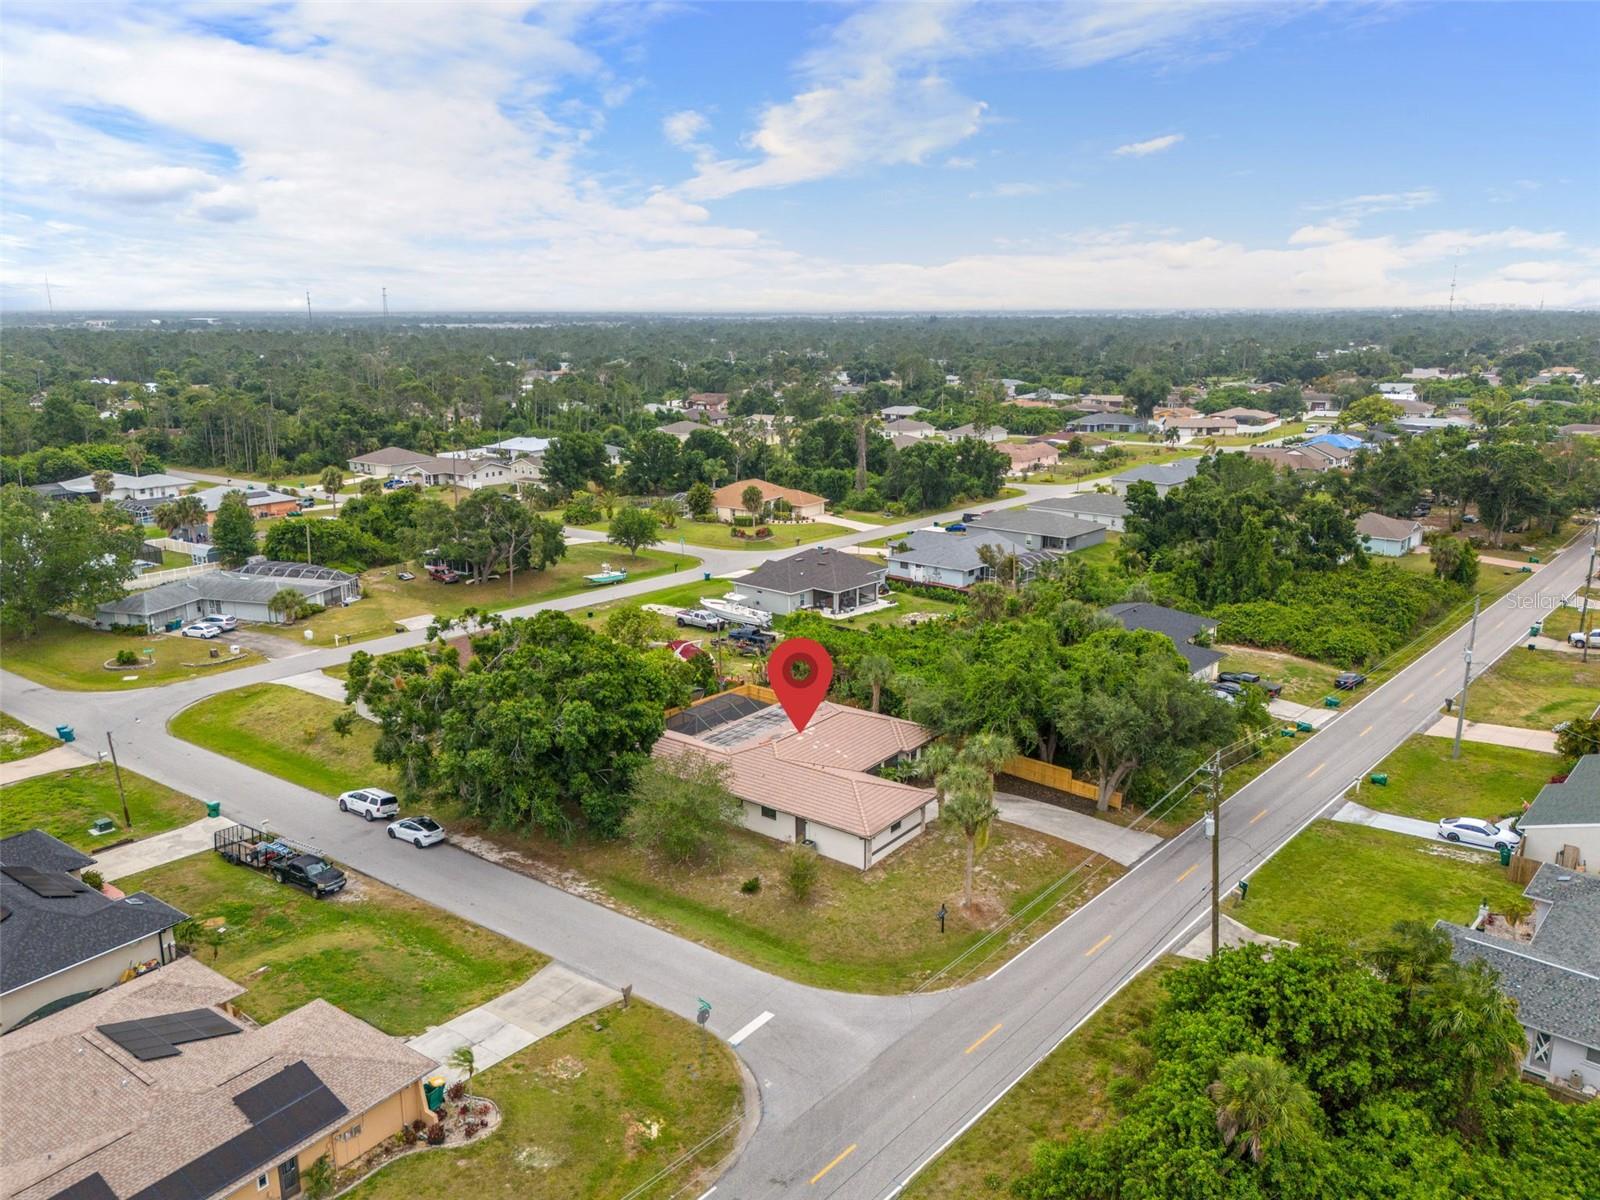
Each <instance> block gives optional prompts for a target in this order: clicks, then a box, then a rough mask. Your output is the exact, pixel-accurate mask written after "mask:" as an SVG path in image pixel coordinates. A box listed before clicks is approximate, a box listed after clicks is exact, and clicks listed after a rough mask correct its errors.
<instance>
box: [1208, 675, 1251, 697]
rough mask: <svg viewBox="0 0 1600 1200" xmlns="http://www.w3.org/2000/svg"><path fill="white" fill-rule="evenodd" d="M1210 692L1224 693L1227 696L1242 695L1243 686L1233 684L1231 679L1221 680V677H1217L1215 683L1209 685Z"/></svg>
mask: <svg viewBox="0 0 1600 1200" xmlns="http://www.w3.org/2000/svg"><path fill="white" fill-rule="evenodd" d="M1211 690H1212V691H1214V692H1224V693H1226V694H1227V695H1229V696H1242V695H1244V685H1243V684H1242V683H1234V682H1233V680H1231V679H1223V678H1221V677H1218V679H1217V681H1216V682H1215V683H1213V684H1212V685H1211Z"/></svg>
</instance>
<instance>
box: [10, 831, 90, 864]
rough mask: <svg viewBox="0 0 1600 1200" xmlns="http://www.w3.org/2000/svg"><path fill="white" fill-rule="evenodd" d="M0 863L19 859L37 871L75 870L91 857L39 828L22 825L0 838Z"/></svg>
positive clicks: (14, 861) (18, 861)
mask: <svg viewBox="0 0 1600 1200" xmlns="http://www.w3.org/2000/svg"><path fill="white" fill-rule="evenodd" d="M0 863H12V864H15V863H21V864H23V865H24V866H29V867H34V868H37V869H38V870H40V871H78V870H82V869H83V868H84V867H88V866H93V865H94V859H93V858H91V857H90V856H89V855H87V854H85V853H84V852H83V851H81V850H75V849H74V848H73V847H71V846H69V845H67V844H66V843H65V842H63V841H62V840H61V839H60V838H57V837H51V836H50V835H49V834H48V833H45V832H44V831H43V830H42V829H25V830H23V831H22V832H21V833H14V834H12V835H11V836H10V837H8V838H3V839H0Z"/></svg>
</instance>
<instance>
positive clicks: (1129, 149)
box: [1111, 133, 1183, 158]
mask: <svg viewBox="0 0 1600 1200" xmlns="http://www.w3.org/2000/svg"><path fill="white" fill-rule="evenodd" d="M1181 141H1183V134H1181V133H1167V134H1162V135H1161V136H1160V137H1153V138H1151V139H1149V140H1148V141H1144V142H1129V143H1128V144H1127V145H1125V146H1118V147H1117V148H1116V149H1115V150H1113V151H1112V152H1111V153H1113V154H1116V155H1120V156H1122V157H1124V158H1130V157H1131V158H1143V157H1145V155H1147V154H1160V153H1161V152H1162V151H1163V150H1171V149H1172V148H1173V147H1174V146H1176V145H1177V144H1178V143H1179V142H1181Z"/></svg>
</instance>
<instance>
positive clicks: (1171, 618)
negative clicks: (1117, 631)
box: [1106, 603, 1224, 679]
mask: <svg viewBox="0 0 1600 1200" xmlns="http://www.w3.org/2000/svg"><path fill="white" fill-rule="evenodd" d="M1106 613H1107V614H1108V615H1109V616H1111V617H1113V618H1115V619H1116V621H1117V623H1118V624H1119V625H1121V626H1122V627H1123V628H1124V629H1149V630H1151V631H1153V632H1155V633H1164V634H1166V635H1167V636H1168V637H1169V638H1171V639H1172V644H1173V645H1174V646H1176V647H1177V648H1178V653H1179V654H1181V655H1183V657H1184V661H1185V662H1187V663H1188V664H1189V674H1191V675H1193V676H1194V677H1195V678H1196V679H1215V678H1216V677H1217V664H1218V663H1220V662H1221V661H1222V659H1223V657H1224V656H1223V655H1222V654H1221V653H1219V652H1218V651H1216V650H1213V649H1211V647H1209V646H1200V645H1196V644H1195V639H1196V638H1201V637H1205V638H1209V637H1210V635H1211V634H1212V633H1214V632H1215V631H1216V628H1217V623H1216V621H1214V620H1213V619H1212V618H1210V617H1200V616H1196V615H1195V614H1194V613H1186V612H1184V611H1182V610H1181V609H1177V608H1167V607H1165V606H1164V605H1160V604H1143V603H1127V604H1112V605H1108V606H1107V607H1106Z"/></svg>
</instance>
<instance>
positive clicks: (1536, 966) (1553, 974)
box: [1440, 918, 1600, 1047]
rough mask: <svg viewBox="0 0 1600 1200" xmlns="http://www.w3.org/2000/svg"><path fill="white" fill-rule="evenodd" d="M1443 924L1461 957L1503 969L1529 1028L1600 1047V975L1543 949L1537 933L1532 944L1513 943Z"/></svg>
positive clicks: (1504, 987) (1505, 987)
mask: <svg viewBox="0 0 1600 1200" xmlns="http://www.w3.org/2000/svg"><path fill="white" fill-rule="evenodd" d="M1546 919H1547V920H1548V918H1546ZM1440 926H1441V928H1443V929H1444V931H1445V932H1446V933H1447V934H1449V935H1450V941H1451V942H1452V943H1453V945H1454V950H1453V954H1454V956H1455V958H1456V960H1457V961H1460V962H1470V961H1472V960H1474V959H1479V960H1482V961H1483V962H1486V963H1488V965H1489V966H1491V967H1493V968H1494V969H1495V970H1496V971H1498V972H1499V973H1500V990H1501V991H1503V992H1504V993H1505V994H1506V995H1508V996H1511V997H1513V998H1514V999H1515V1000H1516V1002H1517V1019H1518V1020H1519V1021H1521V1022H1522V1024H1523V1025H1524V1026H1526V1027H1527V1028H1529V1029H1539V1030H1543V1031H1544V1032H1545V1033H1552V1034H1555V1035H1556V1036H1557V1037H1563V1038H1566V1039H1568V1040H1569V1041H1574V1042H1578V1043H1579V1044H1581V1045H1584V1046H1595V1047H1600V977H1597V976H1595V975H1593V974H1591V973H1589V972H1587V971H1580V970H1576V969H1574V968H1572V967H1570V966H1567V965H1565V964H1563V963H1560V962H1557V961H1554V960H1553V959H1551V958H1550V957H1548V956H1546V955H1544V954H1542V953H1540V952H1539V950H1538V948H1537V942H1538V938H1537V936H1536V937H1535V938H1534V942H1533V943H1527V942H1513V941H1509V940H1507V939H1504V938H1497V937H1495V936H1494V935H1493V934H1488V933H1476V932H1474V931H1472V930H1470V929H1463V928H1462V927H1461V926H1459V925H1451V924H1450V923H1449V922H1446V921H1441V922H1440Z"/></svg>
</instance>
